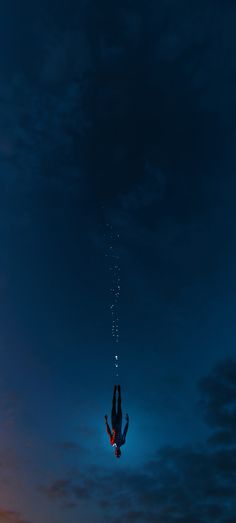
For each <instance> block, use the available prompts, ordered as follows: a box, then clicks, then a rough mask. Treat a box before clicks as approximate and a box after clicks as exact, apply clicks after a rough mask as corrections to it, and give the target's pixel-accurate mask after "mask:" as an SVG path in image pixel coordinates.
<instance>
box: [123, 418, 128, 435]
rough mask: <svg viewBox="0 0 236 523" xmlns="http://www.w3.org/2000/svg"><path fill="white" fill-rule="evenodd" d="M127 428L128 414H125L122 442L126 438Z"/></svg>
mask: <svg viewBox="0 0 236 523" xmlns="http://www.w3.org/2000/svg"><path fill="white" fill-rule="evenodd" d="M128 428H129V416H128V414H126V425H125V428H124V432H123V439H124V440H125V438H126V434H127V432H128Z"/></svg>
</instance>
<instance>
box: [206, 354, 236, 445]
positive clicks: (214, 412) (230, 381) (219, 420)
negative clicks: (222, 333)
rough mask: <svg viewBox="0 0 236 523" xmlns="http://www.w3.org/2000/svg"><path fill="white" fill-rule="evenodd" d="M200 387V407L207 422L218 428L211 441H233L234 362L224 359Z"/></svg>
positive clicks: (235, 403) (235, 423) (235, 422)
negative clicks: (201, 397)
mask: <svg viewBox="0 0 236 523" xmlns="http://www.w3.org/2000/svg"><path fill="white" fill-rule="evenodd" d="M200 388H201V391H202V395H203V399H202V400H201V407H202V409H203V412H204V416H205V419H206V421H207V423H208V424H209V425H210V426H211V427H212V428H213V429H218V430H219V432H216V433H215V434H214V435H213V436H212V438H213V442H217V441H218V443H220V442H222V443H225V444H227V443H231V444H232V443H233V442H234V443H235V434H236V362H235V360H231V359H229V360H226V361H224V362H223V363H221V364H219V365H218V367H216V368H215V369H214V371H213V372H212V373H211V374H210V375H209V376H208V377H207V378H205V379H203V380H202V381H201V384H200Z"/></svg>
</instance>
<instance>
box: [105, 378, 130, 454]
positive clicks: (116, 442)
mask: <svg viewBox="0 0 236 523" xmlns="http://www.w3.org/2000/svg"><path fill="white" fill-rule="evenodd" d="M111 424H112V432H111V429H110V427H109V425H108V423H107V421H106V429H107V433H108V435H109V438H110V443H111V445H113V446H116V447H121V446H122V445H124V443H125V438H126V434H127V431H128V426H129V422H128V421H127V423H126V425H125V428H124V432H123V433H122V410H121V394H120V387H119V388H118V401H117V409H116V387H115V388H114V394H113V400H112V411H111Z"/></svg>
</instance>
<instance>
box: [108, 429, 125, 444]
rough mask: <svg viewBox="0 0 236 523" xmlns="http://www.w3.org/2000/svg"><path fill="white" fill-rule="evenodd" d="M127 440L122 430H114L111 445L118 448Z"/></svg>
mask: <svg viewBox="0 0 236 523" xmlns="http://www.w3.org/2000/svg"><path fill="white" fill-rule="evenodd" d="M124 443H125V439H124V438H123V435H122V432H121V431H120V430H113V431H112V437H111V445H113V446H116V447H121V446H122V445H124Z"/></svg>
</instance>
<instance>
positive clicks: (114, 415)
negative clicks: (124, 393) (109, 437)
mask: <svg viewBox="0 0 236 523" xmlns="http://www.w3.org/2000/svg"><path fill="white" fill-rule="evenodd" d="M111 424H112V429H115V427H116V385H115V386H114V392H113V399H112V411H111Z"/></svg>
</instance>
